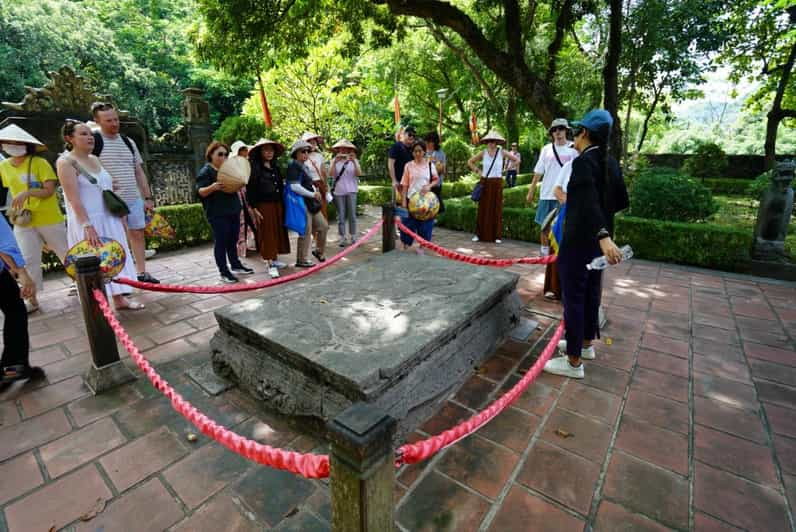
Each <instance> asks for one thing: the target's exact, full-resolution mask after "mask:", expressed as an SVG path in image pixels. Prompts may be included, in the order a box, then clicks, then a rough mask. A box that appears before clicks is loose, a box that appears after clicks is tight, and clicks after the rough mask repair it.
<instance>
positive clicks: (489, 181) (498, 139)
mask: <svg viewBox="0 0 796 532" xmlns="http://www.w3.org/2000/svg"><path fill="white" fill-rule="evenodd" d="M480 143H481V144H486V149H485V150H484V151H482V152H480V153H477V154H476V155H474V156H473V157H472V158H471V159H470V160H469V161H467V166H469V167H470V170H472V171H473V172H475V173H477V174H478V175H480V176H481V181H480V184H481V187H482V188H481V199H480V201H479V202H478V219H477V221H476V226H475V236H474V237H473V242H478V241H479V240H481V241H483V242H494V243H495V244H500V237H501V232H502V230H503V160H504V159H508V160H509V161H513V162H515V163H519V160H518V159H517V157H515V156H514V155H512V154H511V153H507V152H504V151H503V149H501V146H503V145H505V144H506V139H504V138H503V137H502V136H501V135H500V133H497V132H496V131H494V130H492V131H490V132H489V133H487V134H486V135H484V137H483V138H482V139H481V142H480ZM478 161H481V168H479V167H478V166H476V163H477V162H478Z"/></svg>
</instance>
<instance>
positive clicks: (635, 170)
mask: <svg viewBox="0 0 796 532" xmlns="http://www.w3.org/2000/svg"><path fill="white" fill-rule="evenodd" d="M649 168H650V162H649V159H647V158H646V157H644V156H643V155H641V154H640V153H634V154H633V155H630V156H628V158H627V160H626V162H625V165H624V168H623V172H622V177H624V179H625V185H626V186H627V188H628V189H630V188H632V187H633V182H634V181H635V180H636V177H638V175H639V174H641V173H642V172H645V171H647V170H648V169H649Z"/></svg>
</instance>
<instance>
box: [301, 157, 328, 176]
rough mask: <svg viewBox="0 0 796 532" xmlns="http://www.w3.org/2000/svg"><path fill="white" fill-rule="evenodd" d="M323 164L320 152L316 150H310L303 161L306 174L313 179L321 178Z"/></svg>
mask: <svg viewBox="0 0 796 532" xmlns="http://www.w3.org/2000/svg"><path fill="white" fill-rule="evenodd" d="M323 164H324V160H323V154H322V153H320V152H317V151H313V152H310V156H309V158H307V162H306V163H304V166H305V167H306V168H307V175H308V176H310V177H311V178H312V180H313V181H320V180H321V169H322V168H323Z"/></svg>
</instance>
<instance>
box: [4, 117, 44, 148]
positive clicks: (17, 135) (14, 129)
mask: <svg viewBox="0 0 796 532" xmlns="http://www.w3.org/2000/svg"><path fill="white" fill-rule="evenodd" d="M0 142H24V143H25V144H33V145H34V146H36V151H39V152H41V151H46V150H47V146H45V145H44V143H43V142H42V141H40V140H39V139H37V138H36V137H34V136H33V135H31V134H30V133H28V132H27V131H25V130H24V129H22V128H21V127H19V126H18V125H16V124H9V125H7V126H6V127H4V128H3V129H0Z"/></svg>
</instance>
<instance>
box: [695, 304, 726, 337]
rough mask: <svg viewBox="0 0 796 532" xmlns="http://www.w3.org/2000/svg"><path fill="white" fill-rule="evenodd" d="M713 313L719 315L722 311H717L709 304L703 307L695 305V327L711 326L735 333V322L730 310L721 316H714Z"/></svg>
mask: <svg viewBox="0 0 796 532" xmlns="http://www.w3.org/2000/svg"><path fill="white" fill-rule="evenodd" d="M706 311H710V312H706ZM711 312H717V313H719V312H721V311H720V309H716V307H715V306H714V305H712V304H709V303H705V304H703V305H699V304H697V303H694V325H696V324H701V325H709V326H711V327H718V328H720V329H726V330H728V331H731V332H733V333H734V332H735V320H734V319H732V317H730V316H729V314H730V309H729V308H727V309H726V311H725V312H723V313H721V314H720V315H716V314H712V313H711Z"/></svg>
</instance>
